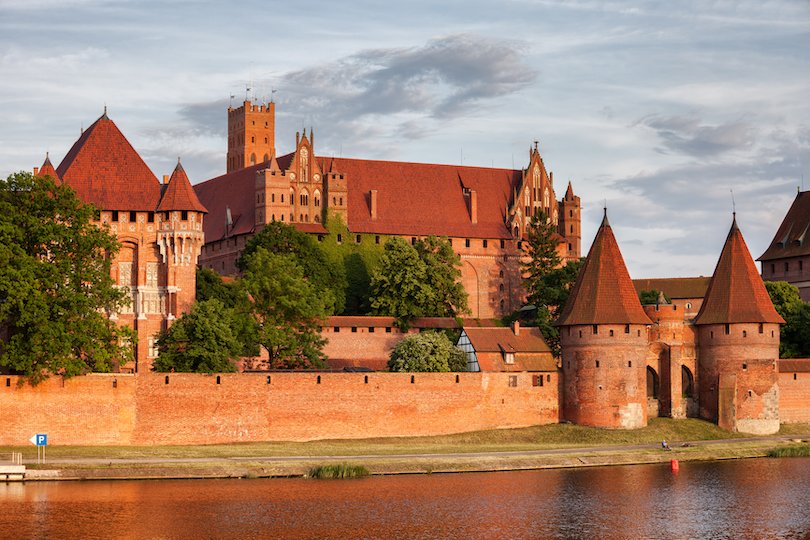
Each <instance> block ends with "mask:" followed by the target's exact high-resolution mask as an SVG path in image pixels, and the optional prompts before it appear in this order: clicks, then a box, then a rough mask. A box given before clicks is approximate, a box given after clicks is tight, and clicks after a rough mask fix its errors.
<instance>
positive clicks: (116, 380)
mask: <svg viewBox="0 0 810 540" xmlns="http://www.w3.org/2000/svg"><path fill="white" fill-rule="evenodd" d="M113 388H118V379H113Z"/></svg>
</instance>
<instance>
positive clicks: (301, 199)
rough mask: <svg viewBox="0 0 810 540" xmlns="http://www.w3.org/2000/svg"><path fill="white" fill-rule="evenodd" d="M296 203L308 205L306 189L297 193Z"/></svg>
mask: <svg viewBox="0 0 810 540" xmlns="http://www.w3.org/2000/svg"><path fill="white" fill-rule="evenodd" d="M298 203H299V204H300V205H301V206H309V193H307V191H306V190H304V191H302V192H301V194H300V195H298Z"/></svg>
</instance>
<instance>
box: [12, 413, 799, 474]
mask: <svg viewBox="0 0 810 540" xmlns="http://www.w3.org/2000/svg"><path fill="white" fill-rule="evenodd" d="M807 434H810V425H786V426H783V429H782V431H781V432H780V433H779V434H778V435H775V436H769V437H745V436H743V435H740V434H736V433H730V432H727V431H723V430H720V429H719V428H717V426H715V425H713V424H710V423H707V422H702V421H699V420H693V419H689V420H672V419H653V420H652V421H651V422H650V425H649V426H648V427H646V428H643V429H640V430H633V431H613V430H603V429H595V428H585V427H582V426H573V425H567V424H556V425H550V426H535V427H531V428H523V429H513V430H494V431H483V432H473V433H463V434H459V435H450V436H442V437H414V438H401V439H399V438H392V439H359V440H340V441H312V442H306V443H288V442H280V443H250V444H230V445H210V446H153V447H80V446H70V447H68V446H54V447H48V449H47V457H46V459H47V461H46V463H45V464H44V465H37V464H36V459H35V456H36V450H35V449H34V448H33V447H28V448H19V447H17V448H0V456H2V455H4V454H5V455H8V454H9V453H10V452H12V451H14V452H23V456H24V457H23V462H24V463H25V465H26V466H27V467H28V471H27V475H26V479H27V480H88V479H136V478H137V479H152V478H265V477H287V476H303V475H306V473H307V472H308V471H309V470H310V469H311V468H312V467H315V466H319V465H327V464H335V463H351V464H357V465H362V466H365V467H366V468H367V469H368V470H369V471H370V473H371V474H413V473H428V474H429V473H440V472H442V473H444V472H472V471H505V470H528V469H548V468H570V467H594V466H606V465H628V464H646V463H661V462H669V461H670V460H672V459H677V460H679V461H695V460H700V461H705V460H723V459H742V458H753V457H764V456H766V455H767V453H768V451H769V450H771V449H773V448H775V447H780V446H788V445H791V444H795V442H793V441H795V440H801V439H808V438H810V435H807ZM662 440H666V441H668V443H669V446H670V448H671V450H664V449H662V448H661V441H662Z"/></svg>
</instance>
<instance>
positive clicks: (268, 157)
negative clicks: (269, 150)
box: [262, 138, 270, 161]
mask: <svg viewBox="0 0 810 540" xmlns="http://www.w3.org/2000/svg"><path fill="white" fill-rule="evenodd" d="M264 142H267V138H265V140H264ZM262 161H270V156H268V155H267V154H265V155H264V159H263V160H262Z"/></svg>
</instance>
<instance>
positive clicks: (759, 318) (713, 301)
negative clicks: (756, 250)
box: [695, 217, 785, 324]
mask: <svg viewBox="0 0 810 540" xmlns="http://www.w3.org/2000/svg"><path fill="white" fill-rule="evenodd" d="M757 322H763V323H784V322H785V321H784V319H782V317H781V316H780V315H779V314H778V313H777V312H776V309H774V307H773V303H772V302H771V298H770V296H769V295H768V291H767V290H766V289H765V284H764V283H763V282H762V278H761V277H760V275H759V272H757V269H756V266H755V265H754V260H753V259H752V258H751V253H750V252H749V251H748V246H747V245H746V244H745V239H743V235H742V233H741V232H740V229H739V227H737V219H736V217H735V218H734V220H733V221H732V223H731V230H730V231H729V232H728V237H727V238H726V244H725V245H724V246H723V251H722V252H721V253H720V259H719V260H718V261H717V267H716V268H715V269H714V275H713V276H712V280H711V282H710V283H709V290H708V291H707V292H706V297H705V299H704V300H703V305H702V306H701V307H700V312H698V314H697V317H696V318H695V324H725V323H757Z"/></svg>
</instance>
